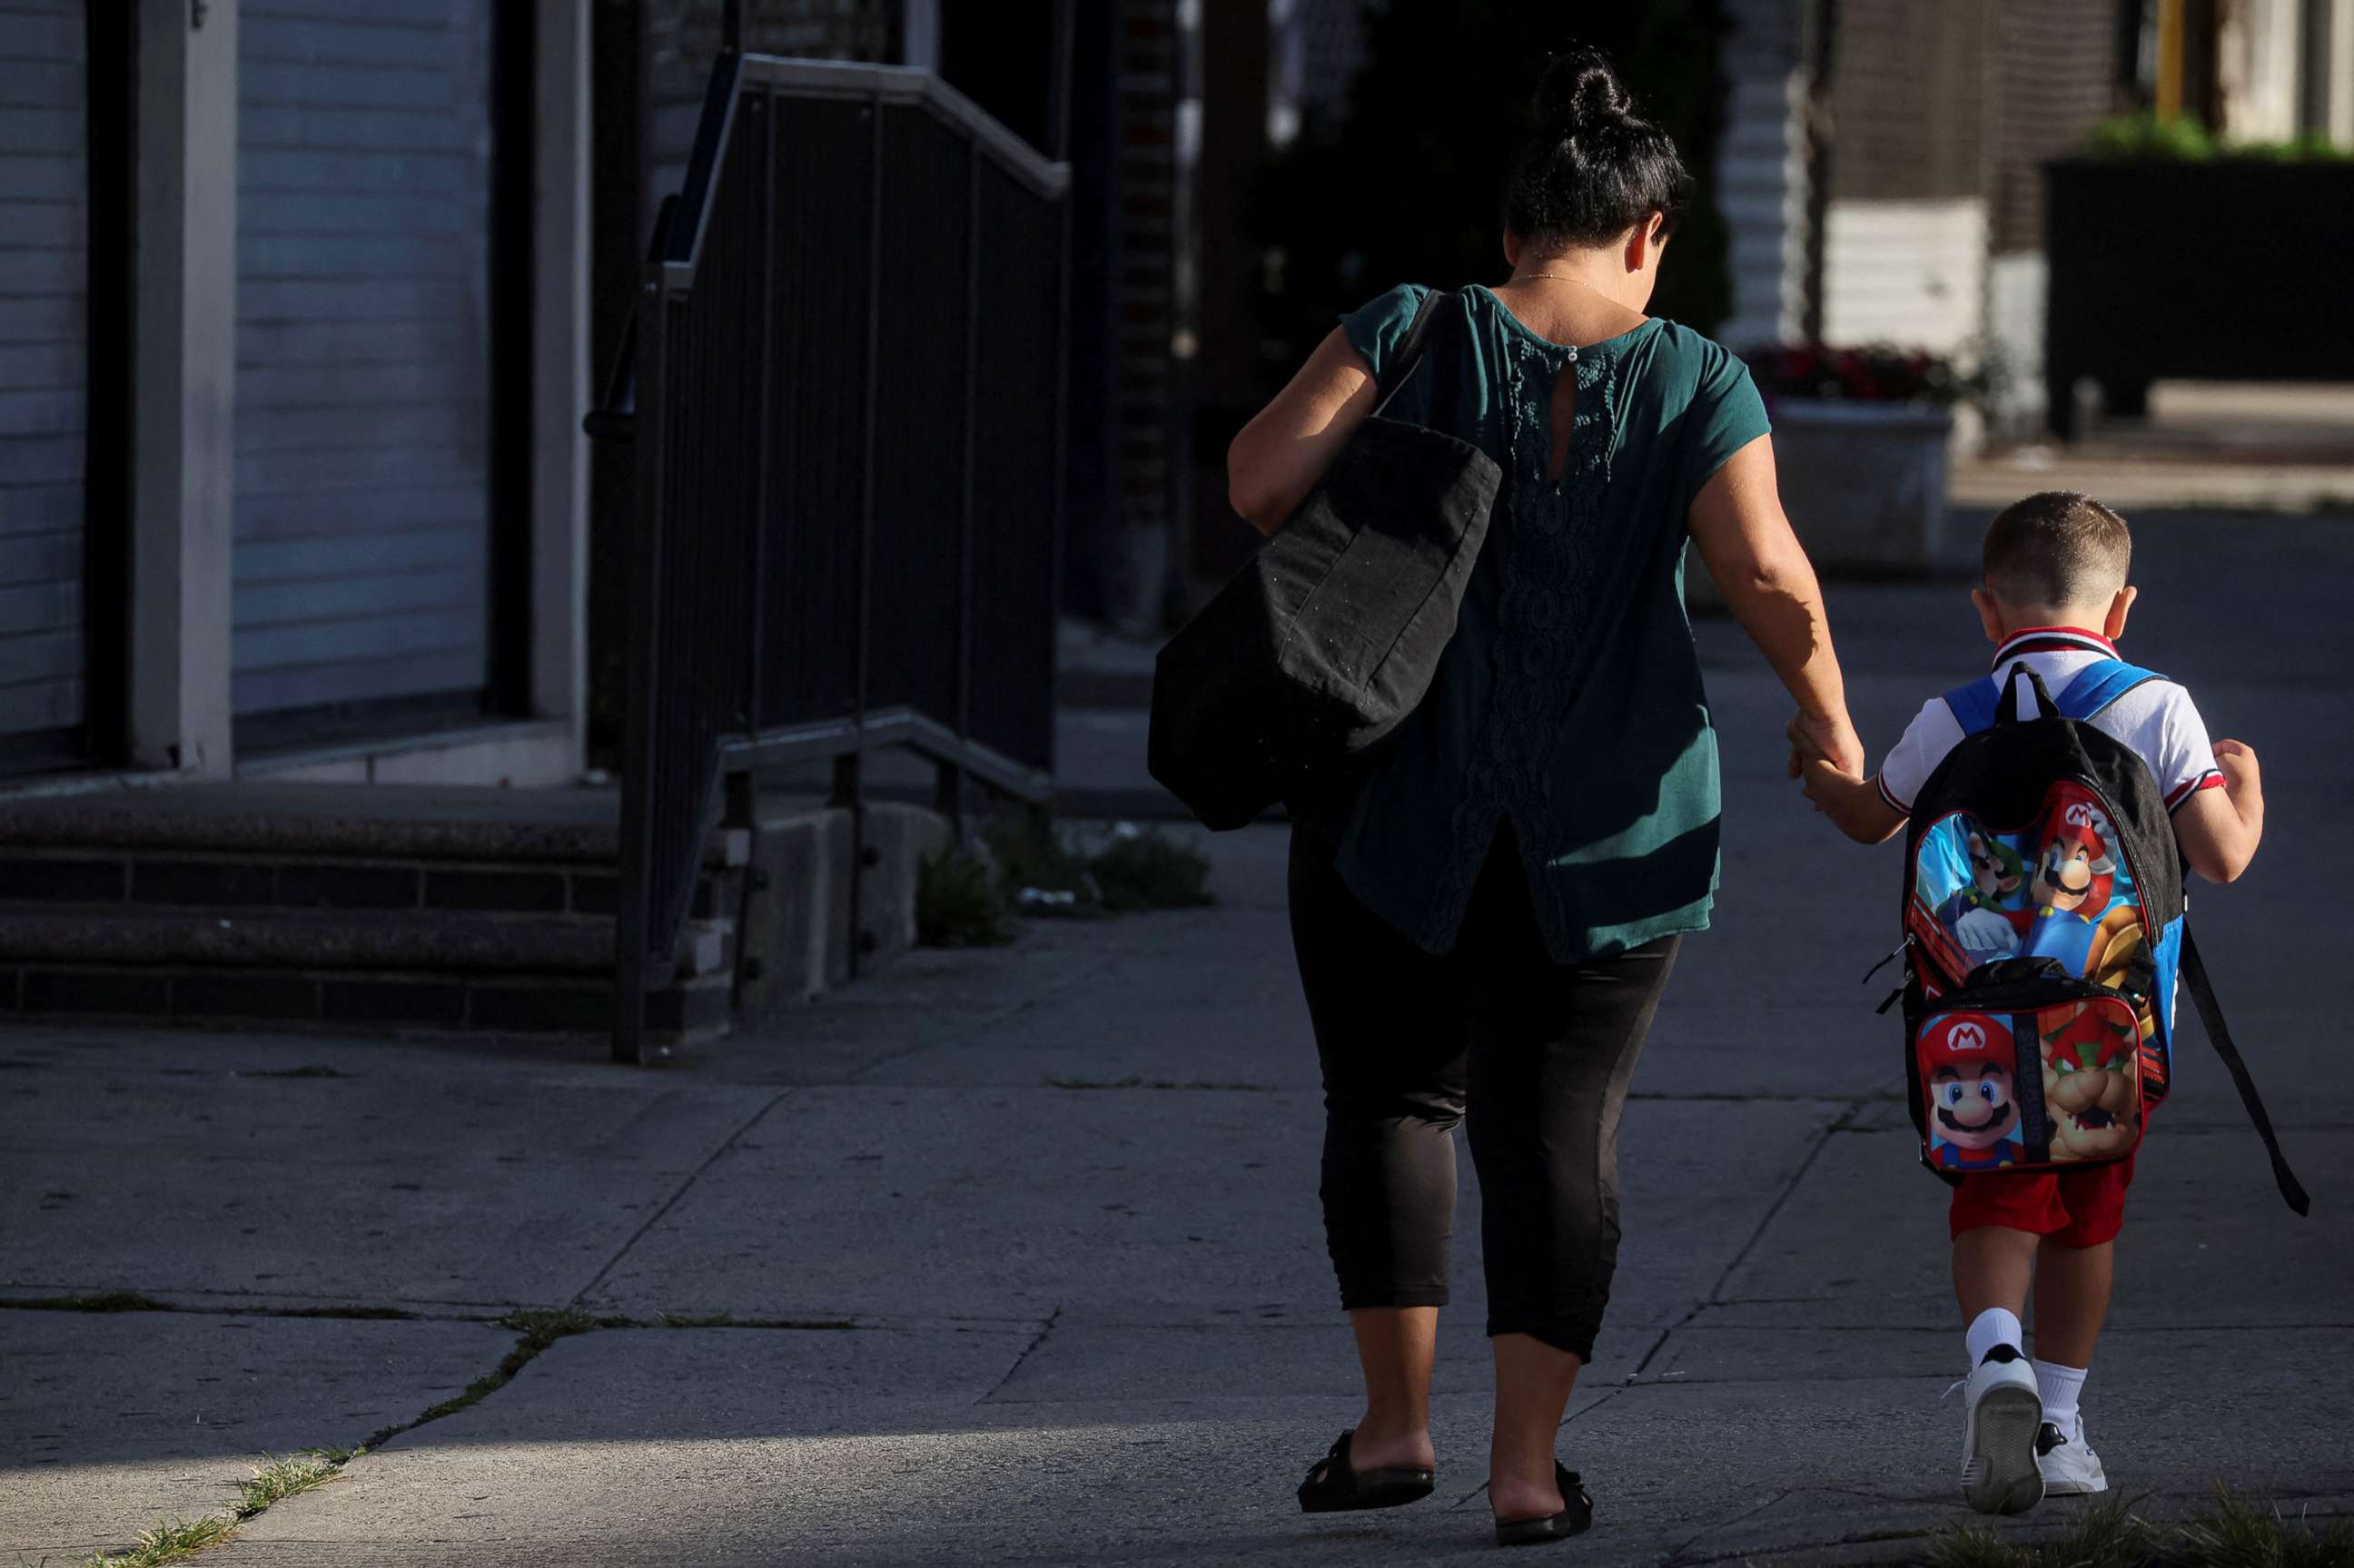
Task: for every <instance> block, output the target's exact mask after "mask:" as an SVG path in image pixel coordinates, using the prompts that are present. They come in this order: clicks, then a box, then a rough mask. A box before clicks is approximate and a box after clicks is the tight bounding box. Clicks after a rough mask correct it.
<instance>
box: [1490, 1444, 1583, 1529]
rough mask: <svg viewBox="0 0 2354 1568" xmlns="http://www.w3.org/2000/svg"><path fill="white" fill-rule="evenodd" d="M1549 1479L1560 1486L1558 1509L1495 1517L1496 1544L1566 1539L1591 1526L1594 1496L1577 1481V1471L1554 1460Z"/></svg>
mask: <svg viewBox="0 0 2354 1568" xmlns="http://www.w3.org/2000/svg"><path fill="white" fill-rule="evenodd" d="M1553 1479H1554V1480H1555V1481H1557V1482H1559V1483H1560V1485H1561V1500H1562V1503H1563V1505H1564V1506H1563V1508H1562V1510H1561V1511H1560V1512H1559V1513H1549V1514H1546V1515H1545V1516H1544V1517H1543V1519H1515V1520H1501V1519H1500V1520H1497V1521H1496V1544H1497V1545H1499V1546H1534V1545H1535V1544H1536V1543H1537V1542H1540V1541H1567V1540H1568V1539H1569V1538H1570V1537H1571V1536H1573V1535H1583V1534H1585V1531H1586V1530H1587V1529H1588V1528H1590V1527H1591V1526H1592V1525H1593V1523H1594V1499H1593V1497H1592V1496H1591V1495H1589V1494H1588V1493H1587V1491H1586V1489H1585V1487H1583V1486H1582V1485H1580V1484H1579V1483H1578V1479H1577V1472H1576V1471H1575V1470H1571V1469H1564V1468H1563V1467H1562V1463H1561V1461H1560V1460H1558V1459H1555V1460H1554V1461H1553Z"/></svg>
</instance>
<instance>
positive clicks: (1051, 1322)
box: [973, 1303, 1063, 1404]
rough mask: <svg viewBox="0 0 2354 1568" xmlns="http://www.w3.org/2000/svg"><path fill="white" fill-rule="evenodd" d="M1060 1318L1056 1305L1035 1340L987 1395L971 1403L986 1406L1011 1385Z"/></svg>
mask: <svg viewBox="0 0 2354 1568" xmlns="http://www.w3.org/2000/svg"><path fill="white" fill-rule="evenodd" d="M1062 1318H1063V1308H1062V1307H1061V1305H1060V1304H1059V1303H1057V1304H1056V1306H1055V1309H1054V1310H1053V1311H1052V1312H1049V1313H1047V1314H1046V1321H1045V1322H1044V1325H1042V1326H1041V1327H1040V1328H1039V1330H1038V1335H1037V1338H1035V1339H1034V1340H1031V1341H1030V1342H1029V1343H1028V1344H1026V1345H1024V1346H1023V1347H1022V1353H1021V1354H1020V1355H1018V1356H1016V1357H1014V1358H1013V1365H1012V1366H1010V1367H1007V1368H1006V1369H1005V1375H1004V1376H1003V1377H1002V1378H999V1379H998V1380H997V1382H996V1383H993V1384H991V1387H990V1390H989V1392H988V1393H984V1394H982V1395H981V1397H980V1398H979V1399H977V1400H975V1401H973V1403H974V1404H988V1403H989V1402H990V1401H991V1400H992V1399H995V1398H996V1397H997V1395H998V1392H999V1390H1001V1389H1002V1388H1004V1386H1005V1385H1006V1384H1007V1383H1012V1382H1013V1374H1014V1373H1015V1372H1020V1371H1021V1370H1022V1363H1023V1362H1024V1361H1028V1360H1029V1359H1030V1357H1031V1356H1032V1355H1033V1354H1034V1352H1035V1351H1037V1349H1038V1347H1039V1346H1041V1345H1043V1344H1044V1343H1045V1342H1046V1336H1047V1335H1049V1334H1051V1333H1053V1332H1054V1331H1055V1324H1056V1323H1058V1322H1060V1321H1062Z"/></svg>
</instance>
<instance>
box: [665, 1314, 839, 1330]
mask: <svg viewBox="0 0 2354 1568" xmlns="http://www.w3.org/2000/svg"><path fill="white" fill-rule="evenodd" d="M654 1317H655V1319H657V1320H658V1321H659V1322H660V1323H661V1324H662V1326H663V1328H665V1329H813V1330H842V1329H855V1328H856V1327H858V1325H857V1324H856V1323H855V1322H854V1321H853V1320H852V1319H848V1318H738V1317H737V1316H736V1315H735V1314H734V1313H733V1312H706V1313H702V1314H685V1313H676V1312H657V1313H655V1314H654Z"/></svg>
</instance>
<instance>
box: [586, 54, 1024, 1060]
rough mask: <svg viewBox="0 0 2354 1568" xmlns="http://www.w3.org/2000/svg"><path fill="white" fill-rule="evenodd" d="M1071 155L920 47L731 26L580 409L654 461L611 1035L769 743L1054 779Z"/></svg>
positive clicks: (661, 966)
mask: <svg viewBox="0 0 2354 1568" xmlns="http://www.w3.org/2000/svg"><path fill="white" fill-rule="evenodd" d="M1067 184H1068V175H1067V171H1066V166H1065V165H1063V164H1055V163H1050V162H1049V161H1047V160H1046V159H1045V158H1044V157H1043V156H1041V155H1040V154H1038V153H1037V152H1035V151H1034V150H1033V149H1032V148H1031V147H1030V146H1029V145H1028V144H1027V143H1023V142H1022V141H1021V140H1019V139H1018V138H1016V137H1015V136H1013V133H1012V132H1008V131H1006V130H1005V129H1004V128H1003V127H1002V125H1000V124H998V123H997V122H995V121H993V120H991V119H990V118H989V117H988V116H987V115H986V114H984V113H982V112H981V111H980V110H979V109H977V108H976V107H974V106H973V104H972V103H971V102H970V101H968V100H966V99H965V98H964V97H962V96H961V95H960V94H959V93H957V92H956V91H955V90H953V89H951V88H949V87H948V86H947V85H945V84H944V83H942V82H941V81H940V80H939V79H938V78H936V77H934V76H932V75H931V74H930V73H929V72H926V71H918V70H908V69H896V68H887V67H873V66H843V65H830V64H821V63H815V62H810V61H801V60H784V59H774V58H764V57H760V56H742V55H737V54H735V53H733V52H726V53H723V54H722V56H721V58H720V61H719V64H718V67H717V69H716V71H715V72H714V75H713V79H712V83H711V89H710V92H709V95H708V96H707V97H706V99H705V103H704V110H703V120H702V123H701V128H700V130H699V131H698V132H697V134H696V138H695V152H694V155H693V158H692V160H691V161H690V163H689V164H688V168H687V174H686V178H685V184H684V189H683V190H682V191H681V192H680V194H679V195H678V196H677V197H676V198H674V200H673V202H672V203H671V204H670V206H669V210H668V211H667V212H666V213H665V215H664V221H663V223H662V224H660V225H659V226H658V234H657V238H656V240H655V246H654V254H653V256H652V259H651V260H649V261H648V263H647V265H646V268H645V270H644V273H643V276H642V284H641V288H640V293H639V301H638V305H639V308H638V312H637V316H636V320H635V323H634V325H633V335H634V352H633V355H632V357H633V364H634V373H633V374H622V375H617V376H616V378H615V384H614V387H613V390H612V391H611V392H610V393H609V395H608V407H607V408H606V409H605V410H602V411H600V413H599V415H597V416H593V417H592V419H591V421H590V423H591V429H592V430H594V431H595V432H596V433H598V434H600V435H604V436H607V437H623V438H626V439H630V440H633V441H634V443H635V446H636V449H637V450H636V457H637V467H638V503H637V537H636V540H635V551H636V553H635V556H634V559H633V562H632V573H633V581H632V583H631V628H630V660H629V706H628V717H627V721H626V723H627V730H626V735H625V746H624V756H623V771H622V786H621V868H620V869H621V885H620V919H619V938H618V940H619V948H620V950H619V975H618V981H619V983H618V986H617V988H616V989H617V991H618V993H619V1001H620V1009H619V1017H618V1019H617V1021H616V1023H615V1028H614V1034H613V1050H614V1055H615V1057H616V1059H619V1060H624V1061H637V1060H640V1059H642V1053H643V1042H644V1035H645V1021H646V1001H647V997H648V994H649V992H650V991H653V990H656V989H659V988H660V987H662V986H663V985H665V984H667V983H671V982H670V978H669V977H670V976H671V975H672V974H673V961H674V960H673V953H674V950H675V948H676V944H677V939H678V936H679V933H680V930H681V928H682V927H683V925H684V920H685V918H686V915H687V910H688V907H689V903H690V900H691V899H692V897H693V895H694V892H695V882H696V879H697V877H698V875H699V874H700V868H701V863H702V856H703V853H704V843H705V838H706V835H707V834H708V832H709V830H710V828H711V827H712V825H713V823H714V822H715V821H717V820H719V819H720V818H721V816H722V813H723V810H724V811H725V812H726V815H727V816H728V817H730V818H731V819H736V820H744V819H746V818H748V813H749V810H750V798H751V797H750V790H749V789H748V776H749V774H750V773H751V771H752V770H753V769H755V768H762V767H768V766H771V765H777V764H783V763H788V762H794V761H806V760H808V759H811V758H833V759H834V768H833V773H834V790H835V798H836V800H838V801H841V802H842V803H845V804H849V805H851V806H853V807H855V806H856V803H857V799H858V788H859V785H858V780H859V758H861V756H862V755H863V754H864V753H866V752H869V751H872V750H874V749H875V748H877V747H885V746H897V747H909V748H912V749H913V750H915V751H917V752H918V753H920V754H922V755H924V756H925V757H927V758H929V759H930V760H931V761H932V762H933V763H934V764H935V765H936V766H937V768H938V776H939V798H940V799H941V800H943V801H946V802H949V803H951V805H953V804H954V803H956V802H960V801H961V800H962V799H963V794H964V788H965V781H966V780H967V779H971V780H973V781H975V782H977V783H978V784H980V785H982V786H984V787H987V788H990V789H995V790H997V791H1001V792H1002V793H1005V794H1009V795H1012V796H1014V797H1018V798H1021V799H1023V800H1034V801H1035V800H1044V799H1045V798H1046V796H1047V794H1048V792H1049V790H1050V789H1051V776H1052V770H1053V766H1054V678H1055V668H1054V666H1055V604H1056V595H1057V590H1058V587H1059V585H1058V582H1057V578H1056V573H1057V563H1058V561H1059V559H1060V556H1061V550H1060V537H1061V531H1062V516H1061V512H1062V493H1063V485H1062V468H1063V450H1064V418H1065V410H1064V407H1063V404H1064V396H1065V394H1064V379H1065V376H1064V366H1065V365H1066V360H1067V355H1066V353H1065V346H1064V344H1065V334H1066V331H1067V323H1066V314H1067V313H1066V249H1067V240H1066V213H1065V201H1064V192H1065V190H1066V186H1067Z"/></svg>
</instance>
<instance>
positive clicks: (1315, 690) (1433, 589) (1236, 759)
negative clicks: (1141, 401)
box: [1145, 291, 1503, 831]
mask: <svg viewBox="0 0 2354 1568" xmlns="http://www.w3.org/2000/svg"><path fill="white" fill-rule="evenodd" d="M1453 299H1454V296H1453V295H1452V294H1447V293H1441V292H1437V291H1434V292H1432V293H1430V294H1428V295H1426V297H1425V298H1424V300H1423V304H1422V308H1421V310H1420V311H1418V312H1417V313H1416V315H1415V319H1414V323H1413V325H1412V326H1411V327H1410V328H1409V329H1408V332H1407V335H1406V339H1405V344H1404V346H1403V350H1402V352H1401V354H1400V356H1399V366H1398V367H1397V368H1396V369H1395V370H1394V373H1393V375H1392V376H1391V385H1390V386H1389V387H1387V388H1385V389H1384V393H1383V397H1382V400H1381V402H1380V403H1378V404H1377V405H1375V407H1374V409H1373V414H1372V416H1371V417H1369V418H1367V419H1366V420H1365V422H1364V424H1363V426H1362V427H1360V428H1359V429H1358V430H1357V431H1356V433H1355V434H1354V435H1353V436H1352V437H1351V438H1350V440H1349V444H1348V445H1347V446H1346V447H1344V448H1343V449H1342V450H1341V455H1340V456H1339V457H1338V458H1337V459H1336V460H1334V461H1333V464H1332V467H1331V470H1330V471H1328V472H1327V473H1326V474H1325V476H1324V478H1323V481H1322V482H1320V484H1318V486H1317V487H1316V489H1315V491H1314V492H1313V493H1310V496H1309V497H1308V499H1307V500H1306V501H1305V502H1303V503H1300V507H1299V511H1297V512H1295V513H1293V514H1292V515H1291V516H1290V518H1289V519H1288V520H1287V521H1286V522H1285V523H1284V524H1283V526H1282V527H1281V528H1279V529H1278V530H1277V531H1276V533H1275V535H1274V536H1273V537H1272V538H1270V539H1269V540H1268V541H1267V543H1266V544H1265V545H1264V546H1261V547H1260V548H1259V551H1258V553H1257V555H1256V556H1254V557H1253V558H1252V560H1251V562H1250V564H1249V565H1248V566H1246V567H1244V568H1243V569H1242V570H1241V571H1240V572H1239V573H1237V574H1235V577H1234V579H1233V580H1232V581H1230V582H1228V583H1227V584H1226V586H1225V588H1221V589H1219V590H1218V593H1217V596H1216V597H1215V598H1214V599H1211V600H1210V602H1209V603H1208V604H1206V605H1204V606H1203V608H1202V610H1201V613H1200V614H1198V615H1196V616H1194V617H1193V620H1189V621H1187V622H1186V623H1185V625H1184V626H1183V627H1182V629H1181V630H1179V631H1178V632H1177V634H1176V635H1175V636H1174V637H1172V638H1171V639H1170V640H1169V642H1168V645H1167V646H1165V647H1164V648H1162V649H1161V654H1160V657H1159V658H1158V660H1157V661H1156V662H1155V663H1154V667H1153V678H1152V722H1151V730H1150V737H1149V739H1148V742H1147V746H1146V758H1145V760H1146V766H1147V767H1148V768H1150V769H1151V772H1152V777H1153V778H1155V779H1159V780H1160V781H1161V784H1162V785H1163V786H1164V787H1165V788H1167V789H1169V791H1170V792H1171V793H1172V794H1174V795H1175V796H1176V797H1177V798H1178V799H1179V800H1182V801H1183V802H1184V803H1185V805H1186V807H1187V808H1188V809H1189V810H1192V811H1193V815H1194V816H1196V817H1197V818H1199V819H1200V820H1201V821H1202V822H1203V823H1204V825H1205V826H1207V827H1210V828H1213V829H1217V830H1221V831H1223V830H1225V829H1229V828H1238V827H1241V826H1242V825H1243V824H1244V823H1246V822H1248V821H1252V820H1253V819H1254V818H1256V817H1257V816H1258V815H1259V813H1260V812H1262V811H1264V810H1267V807H1269V806H1270V805H1272V804H1274V803H1275V802H1276V801H1278V800H1297V799H1299V798H1301V797H1303V796H1307V795H1310V794H1313V793H1315V792H1317V791H1320V790H1321V789H1325V788H1327V787H1329V786H1330V785H1331V784H1332V783H1333V782H1334V781H1335V780H1336V779H1339V778H1341V776H1342V775H1343V774H1345V773H1346V772H1347V770H1348V769H1349V768H1350V767H1351V766H1352V764H1353V763H1354V762H1356V761H1357V760H1358V759H1360V758H1363V756H1364V754H1365V753H1366V752H1367V750H1369V749H1370V748H1371V747H1373V746H1374V745H1375V744H1377V743H1378V742H1379V741H1380V740H1381V739H1382V738H1383V737H1384V736H1387V735H1388V734H1389V733H1390V732H1391V731H1392V730H1394V729H1395V728H1396V727H1397V726H1398V725H1399V724H1401V723H1403V722H1404V721H1405V716H1406V715H1408V714H1410V713H1412V712H1413V711H1414V708H1415V705H1416V704H1417V703H1419V702H1420V701H1421V700H1422V696H1423V694H1424V693H1425V692H1426V691H1427V690H1428V689H1429V686H1430V679H1431V675H1432V673H1433V672H1434V671H1436V670H1437V666H1438V658H1439V655H1440V654H1441V653H1443V652H1446V650H1447V641H1448V640H1449V639H1450V638H1452V637H1453V636H1454V635H1455V617H1456V612H1457V611H1458V609H1459V608H1460V607H1461V605H1462V602H1463V588H1464V584H1465V583H1466V582H1468V581H1469V578H1470V576H1471V567H1472V564H1473V563H1474V562H1475V561H1477V560H1478V559H1479V546H1480V543H1481V541H1483V540H1484V539H1485V538H1486V537H1487V534H1488V515H1489V512H1490V509H1491V508H1492V507H1493V506H1494V504H1495V500H1496V491H1497V488H1498V486H1499V485H1500V483H1501V482H1502V480H1503V473H1502V471H1501V470H1500V469H1499V468H1498V467H1497V466H1496V463H1495V461H1494V460H1493V459H1491V458H1490V457H1489V456H1488V454H1487V453H1485V452H1483V451H1481V450H1479V448H1477V447H1475V446H1472V445H1471V444H1469V442H1467V441H1460V440H1456V439H1455V438H1454V437H1452V436H1447V435H1442V434H1440V433H1439V432H1438V431H1437V430H1432V429H1425V428H1424V427H1422V426H1420V425H1410V424H1404V423H1401V422H1399V421H1397V420H1394V419H1389V418H1384V417H1383V414H1384V410H1385V409H1387V408H1388V407H1389V405H1390V403H1391V401H1392V400H1393V399H1394V398H1395V397H1397V394H1398V392H1399V390H1400V389H1401V388H1403V387H1405V384H1406V382H1407V381H1408V380H1409V379H1410V378H1411V377H1412V376H1414V375H1415V374H1416V372H1418V371H1420V370H1421V369H1422V368H1423V366H1424V362H1425V360H1426V359H1435V361H1436V363H1437V365H1438V366H1451V365H1452V357H1451V346H1452V345H1451V344H1448V343H1447V341H1446V339H1447V334H1450V333H1451V332H1452V331H1454V330H1456V329H1455V324H1454V317H1455V313H1454V312H1452V311H1446V310H1442V308H1441V307H1443V306H1445V305H1447V304H1451V303H1452V302H1453ZM1434 340H1435V345H1436V346H1437V348H1438V349H1439V350H1440V351H1441V352H1439V353H1438V354H1437V355H1432V354H1431V352H1430V351H1431V349H1432V348H1433V346H1434ZM1437 379H1438V380H1439V381H1440V382H1441V383H1442V384H1444V383H1445V382H1446V381H1449V380H1451V375H1439V376H1437ZM1437 389H1438V388H1437V387H1434V392H1436V391H1437ZM1443 406H1444V404H1443V403H1441V402H1440V401H1439V400H1438V399H1437V397H1434V399H1433V407H1443Z"/></svg>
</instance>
